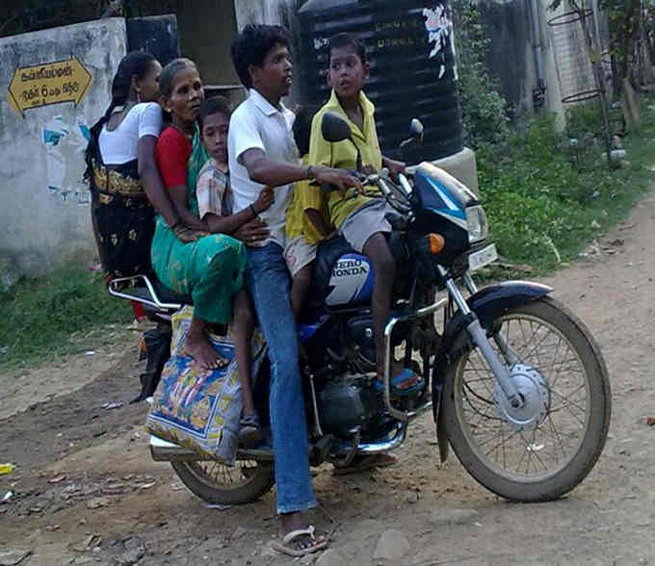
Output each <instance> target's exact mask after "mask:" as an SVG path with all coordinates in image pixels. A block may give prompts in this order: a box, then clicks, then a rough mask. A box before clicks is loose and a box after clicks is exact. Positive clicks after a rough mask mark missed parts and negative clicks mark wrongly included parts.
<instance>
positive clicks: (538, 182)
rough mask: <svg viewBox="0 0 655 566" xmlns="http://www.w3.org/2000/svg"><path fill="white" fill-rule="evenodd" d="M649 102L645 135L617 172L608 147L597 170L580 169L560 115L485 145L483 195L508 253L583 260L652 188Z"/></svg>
mask: <svg viewBox="0 0 655 566" xmlns="http://www.w3.org/2000/svg"><path fill="white" fill-rule="evenodd" d="M646 105H647V101H646V99H644V101H643V107H644V112H645V113H646V114H645V115H644V118H645V123H644V128H643V130H642V134H641V135H640V136H639V137H637V136H630V137H628V138H626V140H625V141H624V148H625V149H626V151H627V155H626V161H627V162H628V163H625V164H624V166H623V167H621V168H616V169H613V170H611V171H610V170H609V169H608V168H607V164H606V162H605V161H604V159H603V158H602V157H601V153H602V151H603V149H602V144H601V145H600V146H599V147H596V148H594V152H595V154H596V155H597V159H596V160H595V161H594V163H593V164H592V166H591V167H589V168H587V169H584V170H580V169H579V168H578V167H576V166H574V164H573V163H572V161H571V159H570V155H569V153H568V152H567V143H568V139H567V138H566V136H564V135H562V134H557V133H556V132H555V131H554V128H553V121H552V119H539V120H535V121H533V122H531V123H530V124H529V125H528V127H527V128H526V130H525V131H524V132H522V133H520V134H513V135H512V136H511V138H510V139H509V141H508V142H507V143H506V144H503V145H502V146H498V145H496V146H491V145H483V146H481V147H478V149H477V159H478V167H479V181H480V187H481V198H482V202H483V204H484V207H485V210H486V212H487V215H488V216H489V223H490V227H491V238H492V240H493V241H495V242H496V245H497V247H498V251H499V253H500V254H501V255H502V256H503V257H505V258H506V259H507V260H509V261H510V262H512V263H518V264H529V265H531V266H533V267H534V268H535V271H536V272H537V273H546V272H548V271H551V270H553V269H555V268H556V267H558V266H559V265H561V264H564V263H566V262H569V261H571V260H573V259H575V258H576V257H578V256H579V254H580V252H581V251H582V250H583V249H584V248H585V247H586V246H587V245H588V244H589V243H590V242H592V241H593V240H594V239H596V238H597V237H599V236H600V235H602V234H603V233H605V232H606V231H607V230H608V229H609V228H611V227H612V226H613V225H615V224H616V223H617V222H618V221H620V220H621V219H623V218H625V216H626V215H627V214H628V213H629V212H630V210H631V208H632V206H633V205H634V204H635V202H637V201H638V200H639V199H640V198H641V197H642V196H643V195H644V194H645V193H647V192H648V191H650V190H652V181H653V178H654V176H653V172H652V171H651V170H650V167H652V166H653V165H654V164H655V158H654V157H653V155H655V139H654V138H655V117H654V116H653V112H652V111H650V110H646Z"/></svg>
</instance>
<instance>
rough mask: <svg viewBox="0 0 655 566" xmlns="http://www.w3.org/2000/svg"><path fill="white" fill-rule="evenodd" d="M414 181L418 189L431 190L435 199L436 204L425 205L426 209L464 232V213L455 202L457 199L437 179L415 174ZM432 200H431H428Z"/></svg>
mask: <svg viewBox="0 0 655 566" xmlns="http://www.w3.org/2000/svg"><path fill="white" fill-rule="evenodd" d="M416 181H417V182H418V184H419V188H422V189H423V190H431V191H433V192H434V193H435V194H434V196H436V197H437V199H435V200H437V201H438V202H432V203H425V204H426V209H427V210H431V211H432V212H435V213H436V214H439V215H440V216H443V217H445V218H447V219H448V220H449V221H451V222H452V223H453V224H456V225H457V226H459V227H460V228H463V229H464V230H466V229H467V228H468V226H467V223H466V211H465V210H464V209H463V208H462V206H461V205H460V204H459V203H458V202H457V199H456V198H455V197H454V196H453V195H452V194H451V193H450V191H449V190H448V188H447V187H446V186H445V185H443V184H442V183H440V182H439V181H438V180H437V179H433V178H431V177H428V176H427V175H422V174H417V175H416ZM430 200H432V199H430Z"/></svg>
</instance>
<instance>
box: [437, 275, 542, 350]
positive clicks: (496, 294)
mask: <svg viewBox="0 0 655 566" xmlns="http://www.w3.org/2000/svg"><path fill="white" fill-rule="evenodd" d="M552 290H553V289H552V287H549V286H548V285H542V284H541V283H533V282H531V281H504V282H503V283H498V284H496V285H490V286H489V287H485V288H484V289H480V290H479V291H478V292H477V293H475V294H474V295H471V296H470V297H469V298H468V299H467V300H466V302H467V303H468V306H469V308H470V309H471V311H473V312H474V313H475V315H476V316H477V317H478V320H479V321H480V324H481V325H482V327H483V328H485V329H487V330H489V329H490V328H491V325H492V323H493V321H494V320H496V319H497V318H498V317H499V316H502V315H503V314H504V313H506V312H507V311H508V310H510V309H512V308H514V307H518V306H519V305H524V304H526V303H530V302H532V301H536V300H537V299H539V298H541V297H543V296H545V295H547V294H548V293H550V292H551V291H552ZM471 318H472V317H471V315H465V314H463V313H461V312H457V313H456V314H455V316H453V317H452V318H451V319H450V320H449V321H448V324H447V325H446V328H445V330H444V335H443V342H442V351H443V352H445V353H446V354H452V353H454V352H458V351H459V348H460V347H461V346H462V345H463V344H461V342H462V340H464V341H466V342H468V335H466V334H465V335H464V337H462V331H463V330H465V329H466V327H467V326H468V325H469V324H470V323H471ZM453 350H454V352H453Z"/></svg>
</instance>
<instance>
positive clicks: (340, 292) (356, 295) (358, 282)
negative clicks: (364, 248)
mask: <svg viewBox="0 0 655 566" xmlns="http://www.w3.org/2000/svg"><path fill="white" fill-rule="evenodd" d="M374 281H375V275H374V273H373V266H372V265H371V262H370V261H369V259H368V258H367V257H366V256H364V255H361V254H357V253H347V254H344V255H342V256H341V257H340V258H339V260H338V261H337V263H336V264H335V266H334V269H333V270H332V276H331V277H330V289H331V291H330V293H329V295H328V296H327V300H326V302H327V304H328V305H330V306H336V305H348V304H353V303H360V302H364V301H366V300H368V299H369V298H370V296H371V295H372V293H373V283H374Z"/></svg>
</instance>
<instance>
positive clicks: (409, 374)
mask: <svg viewBox="0 0 655 566" xmlns="http://www.w3.org/2000/svg"><path fill="white" fill-rule="evenodd" d="M422 387H423V380H422V379H421V376H420V375H418V374H417V373H415V372H414V371H412V370H411V369H409V368H405V369H404V370H403V371H401V372H400V373H399V374H398V375H397V376H395V377H392V378H391V393H392V394H393V395H396V396H399V397H402V396H404V395H412V394H413V393H416V391H418V390H419V389H421V388H422ZM375 388H376V389H377V390H378V391H382V390H383V389H384V384H383V383H382V381H381V380H379V379H378V380H376V382H375Z"/></svg>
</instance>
